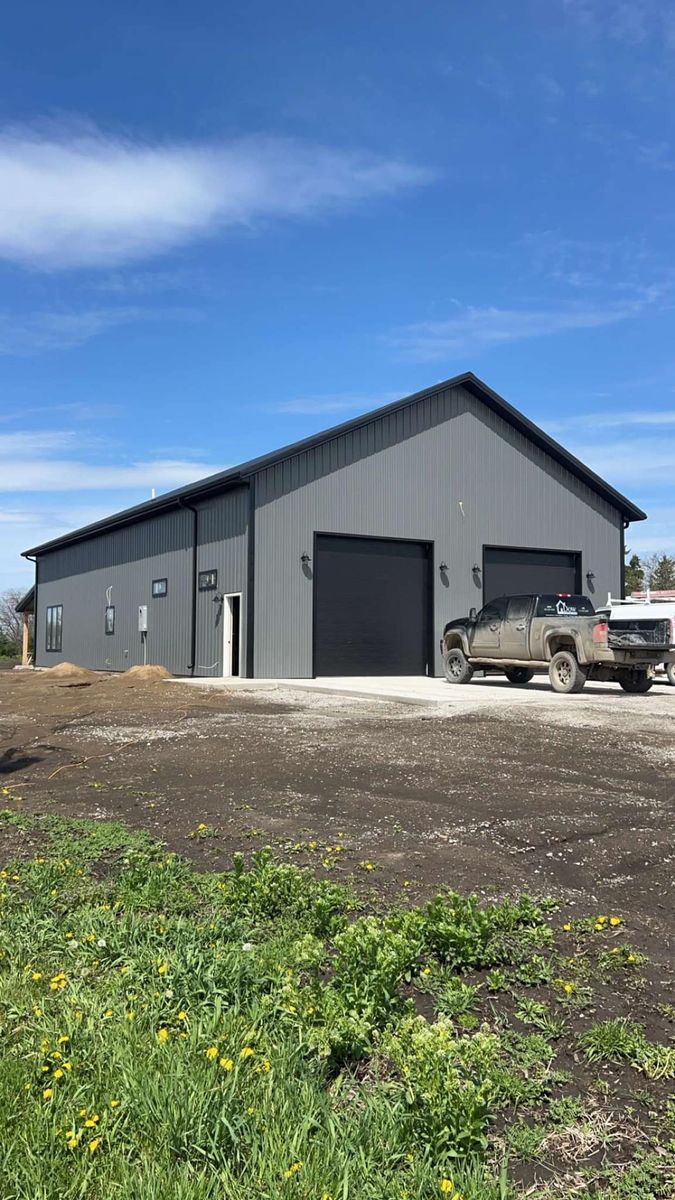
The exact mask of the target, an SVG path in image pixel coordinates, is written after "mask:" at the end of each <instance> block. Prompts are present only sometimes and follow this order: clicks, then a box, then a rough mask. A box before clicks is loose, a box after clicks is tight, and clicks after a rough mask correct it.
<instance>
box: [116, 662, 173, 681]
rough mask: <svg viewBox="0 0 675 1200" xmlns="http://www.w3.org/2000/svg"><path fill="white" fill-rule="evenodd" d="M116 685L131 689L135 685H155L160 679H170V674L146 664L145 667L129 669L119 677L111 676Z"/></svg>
mask: <svg viewBox="0 0 675 1200" xmlns="http://www.w3.org/2000/svg"><path fill="white" fill-rule="evenodd" d="M113 678H114V681H115V682H116V683H121V684H122V685H123V686H124V687H133V686H134V684H136V683H156V682H160V681H161V680H162V679H171V672H170V671H167V669H166V667H160V666H159V664H155V663H148V664H147V666H145V667H129V670H128V671H124V672H123V673H122V674H121V675H115V676H113Z"/></svg>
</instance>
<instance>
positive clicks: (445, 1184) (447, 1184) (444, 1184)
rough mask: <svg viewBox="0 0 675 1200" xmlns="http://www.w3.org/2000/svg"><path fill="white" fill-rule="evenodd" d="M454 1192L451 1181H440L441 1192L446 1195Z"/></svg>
mask: <svg viewBox="0 0 675 1200" xmlns="http://www.w3.org/2000/svg"><path fill="white" fill-rule="evenodd" d="M454 1190H455V1185H454V1183H453V1182H452V1180H451V1179H441V1191H442V1192H443V1193H444V1194H448V1193H449V1192H454Z"/></svg>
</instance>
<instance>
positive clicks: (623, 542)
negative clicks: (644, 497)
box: [621, 521, 630, 600]
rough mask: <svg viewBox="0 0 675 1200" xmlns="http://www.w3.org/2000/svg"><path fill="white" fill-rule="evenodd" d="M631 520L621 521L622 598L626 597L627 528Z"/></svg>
mask: <svg viewBox="0 0 675 1200" xmlns="http://www.w3.org/2000/svg"><path fill="white" fill-rule="evenodd" d="M629 525H630V521H622V522H621V599H622V600H625V599H626V530H627V529H628V526H629Z"/></svg>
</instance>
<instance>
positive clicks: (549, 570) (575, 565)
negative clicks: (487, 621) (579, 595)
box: [483, 546, 581, 603]
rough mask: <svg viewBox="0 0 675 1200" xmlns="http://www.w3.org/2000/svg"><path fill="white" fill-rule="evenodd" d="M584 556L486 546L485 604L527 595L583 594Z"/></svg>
mask: <svg viewBox="0 0 675 1200" xmlns="http://www.w3.org/2000/svg"><path fill="white" fill-rule="evenodd" d="M580 590H581V556H580V555H579V554H578V553H576V552H570V551H563V550H514V549H509V548H507V547H506V546H486V547H485V551H484V558H483V601H484V603H487V601H488V600H494V599H496V597H497V596H518V595H521V594H522V593H523V592H525V593H527V592H542V593H545V592H573V593H574V592H579V591H580Z"/></svg>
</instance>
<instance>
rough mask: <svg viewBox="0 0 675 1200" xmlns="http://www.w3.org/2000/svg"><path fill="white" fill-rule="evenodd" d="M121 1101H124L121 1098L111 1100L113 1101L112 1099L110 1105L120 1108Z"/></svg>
mask: <svg viewBox="0 0 675 1200" xmlns="http://www.w3.org/2000/svg"><path fill="white" fill-rule="evenodd" d="M121 1103H122V1101H121V1100H111V1101H110V1107H111V1108H119V1106H120V1104H121Z"/></svg>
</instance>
